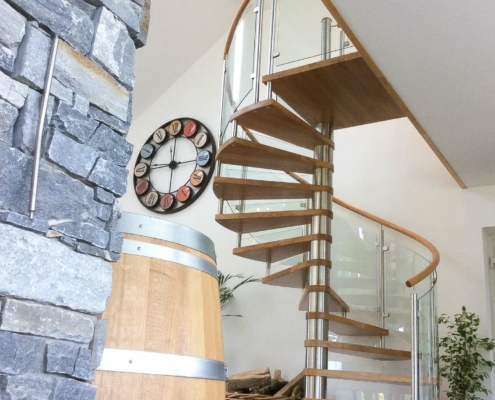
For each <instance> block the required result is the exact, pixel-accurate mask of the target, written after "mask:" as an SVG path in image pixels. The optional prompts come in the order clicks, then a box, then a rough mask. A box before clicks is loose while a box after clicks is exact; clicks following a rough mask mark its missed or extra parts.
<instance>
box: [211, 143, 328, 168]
mask: <svg viewBox="0 0 495 400" xmlns="http://www.w3.org/2000/svg"><path fill="white" fill-rule="evenodd" d="M217 160H218V161H221V162H222V163H223V164H230V165H240V166H245V167H254V168H264V169H273V170H278V171H291V172H298V173H302V174H312V173H313V172H314V170H315V168H328V169H330V170H331V171H333V165H332V164H331V163H328V162H324V161H321V160H316V159H314V158H310V157H305V156H302V155H300V154H295V153H291V152H289V151H285V150H280V149H277V148H275V147H271V146H267V145H264V144H261V143H256V142H253V141H251V140H245V139H240V138H236V137H234V138H231V139H229V140H227V141H226V142H225V143H224V144H223V145H222V146H221V147H220V149H219V150H218V153H217Z"/></svg>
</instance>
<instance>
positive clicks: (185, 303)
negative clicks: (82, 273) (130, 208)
mask: <svg viewBox="0 0 495 400" xmlns="http://www.w3.org/2000/svg"><path fill="white" fill-rule="evenodd" d="M131 231H132V229H131ZM124 236H125V240H126V243H127V247H128V248H129V246H130V244H132V246H136V245H138V246H139V244H138V243H137V242H140V243H143V245H142V246H139V248H142V249H143V251H145V250H146V251H150V248H149V247H146V245H145V244H146V243H148V244H152V245H154V246H155V247H156V246H162V247H164V248H168V249H173V250H174V251H177V252H183V253H187V254H189V255H193V256H196V257H200V258H201V259H202V260H203V262H204V261H206V262H207V263H206V264H213V265H215V264H216V263H215V261H214V259H213V258H212V256H211V253H210V254H204V253H203V252H201V251H198V250H197V249H191V248H189V247H186V246H183V245H181V244H180V243H174V242H172V241H170V240H164V239H157V238H150V237H146V236H143V235H136V234H135V231H133V232H132V233H130V234H125V235H124ZM125 248H126V245H124V251H125ZM154 249H155V248H152V249H151V251H153V250H154ZM183 253H181V254H182V255H184V254H183ZM198 264H199V261H198ZM214 270H215V271H216V268H215V269H214ZM113 271H114V284H113V291H112V295H111V297H110V300H109V304H108V307H107V310H106V312H105V313H104V315H103V318H108V320H109V327H108V332H107V342H106V345H105V348H107V349H121V350H135V351H139V352H145V353H163V354H173V355H179V356H186V357H195V358H198V359H200V360H201V359H209V360H217V361H221V362H223V359H224V355H223V337H222V325H221V310H220V299H219V293H218V281H217V279H216V277H214V276H212V274H210V273H211V270H210V273H207V272H204V271H202V270H199V269H195V268H192V267H191V266H188V265H182V264H180V263H177V262H173V261H167V260H163V259H157V258H152V257H149V256H143V255H136V254H122V257H121V260H120V262H119V263H117V264H114V265H113ZM104 361H105V357H104ZM124 367H125V366H124ZM119 368H120V366H119V367H118V368H117V369H119ZM95 384H96V385H97V386H98V397H97V398H98V400H117V399H119V400H120V399H124V398H125V399H131V400H132V399H146V400H155V399H156V400H158V399H173V400H220V399H222V400H223V399H225V382H223V381H221V380H214V379H198V378H190V377H188V378H186V377H178V376H166V375H156V374H139V373H128V372H119V371H115V370H112V371H107V370H105V371H98V372H97V374H96V379H95Z"/></svg>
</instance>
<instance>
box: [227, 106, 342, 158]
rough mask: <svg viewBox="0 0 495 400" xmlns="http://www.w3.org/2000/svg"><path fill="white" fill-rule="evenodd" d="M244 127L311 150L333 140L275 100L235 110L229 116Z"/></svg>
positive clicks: (332, 144)
mask: <svg viewBox="0 0 495 400" xmlns="http://www.w3.org/2000/svg"><path fill="white" fill-rule="evenodd" d="M230 120H231V121H234V120H237V123H238V124H239V125H240V126H241V127H243V128H244V129H249V130H253V131H256V132H260V133H263V134H265V135H268V136H271V137H274V138H276V139H279V140H282V141H284V142H288V143H291V144H293V145H296V146H300V147H303V148H305V149H309V150H313V149H314V148H315V147H316V146H322V145H329V146H332V147H334V143H333V141H331V140H330V139H327V138H325V137H324V136H323V135H322V134H321V133H320V132H318V131H317V130H316V129H315V128H313V127H312V126H311V125H309V124H308V123H307V122H305V121H303V120H302V119H301V118H299V117H298V116H297V115H295V114H294V113H292V112H291V111H289V110H288V109H287V108H285V107H284V106H282V105H281V104H279V103H277V102H276V101H275V100H272V99H270V100H264V101H261V102H259V103H255V104H252V105H250V106H247V107H244V108H242V109H241V110H239V111H237V112H236V113H235V114H233V115H232V116H231V117H230Z"/></svg>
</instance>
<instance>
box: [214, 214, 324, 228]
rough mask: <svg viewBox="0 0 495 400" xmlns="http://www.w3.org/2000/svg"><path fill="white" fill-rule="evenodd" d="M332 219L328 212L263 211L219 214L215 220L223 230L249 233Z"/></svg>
mask: <svg viewBox="0 0 495 400" xmlns="http://www.w3.org/2000/svg"><path fill="white" fill-rule="evenodd" d="M318 215H326V216H328V217H329V218H332V216H333V214H332V212H331V211H330V210H294V211H265V212H255V213H240V214H219V215H216V216H215V220H216V221H217V222H218V223H219V224H220V225H222V226H223V227H224V228H227V229H230V230H231V231H234V232H241V233H251V232H260V231H266V230H271V229H279V228H287V227H290V226H298V225H306V224H309V223H310V222H311V219H312V218H313V217H314V216H318Z"/></svg>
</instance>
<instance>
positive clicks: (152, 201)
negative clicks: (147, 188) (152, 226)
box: [144, 191, 160, 207]
mask: <svg viewBox="0 0 495 400" xmlns="http://www.w3.org/2000/svg"><path fill="white" fill-rule="evenodd" d="M159 198H160V195H159V194H158V193H157V192H155V191H152V192H149V193H148V194H147V195H146V197H145V198H144V204H146V205H147V206H148V207H154V206H156V204H157V203H158V199H159Z"/></svg>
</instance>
